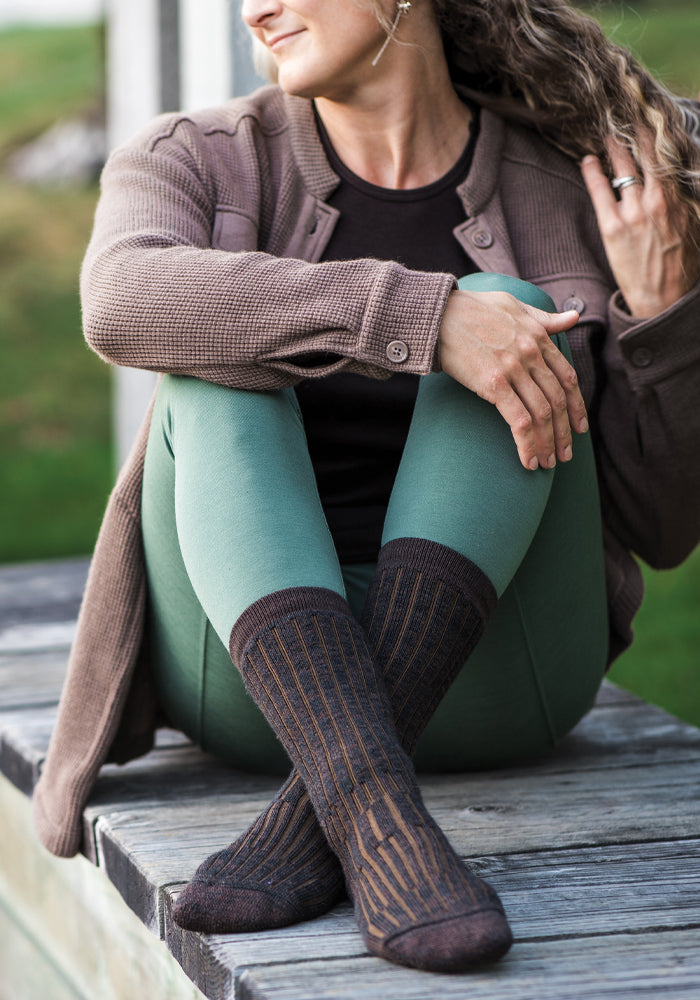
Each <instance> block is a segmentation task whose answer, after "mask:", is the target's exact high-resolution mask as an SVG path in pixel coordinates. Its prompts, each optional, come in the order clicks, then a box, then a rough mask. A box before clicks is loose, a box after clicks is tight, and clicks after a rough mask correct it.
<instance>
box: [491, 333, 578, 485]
mask: <svg viewBox="0 0 700 1000" xmlns="http://www.w3.org/2000/svg"><path fill="white" fill-rule="evenodd" d="M546 315H548V316H549V317H550V319H552V320H553V322H556V320H554V317H553V316H550V314H546ZM482 395H484V396H485V398H487V399H489V401H490V402H492V403H494V405H495V406H496V407H497V409H498V410H499V412H500V413H501V415H502V416H503V417H504V419H505V420H507V422H508V424H509V425H510V428H511V432H512V434H513V439H514V441H515V444H516V447H517V449H518V455H519V457H520V461H521V462H522V464H523V465H524V466H525V468H527V469H536V468H537V467H538V466H540V467H542V468H544V469H551V468H553V467H554V466H555V465H556V462H557V461H560V462H568V461H569V460H570V458H571V456H572V429H573V430H574V431H576V432H577V433H584V432H585V431H587V430H588V420H587V417H586V406H585V403H584V401H583V397H582V396H581V391H580V389H579V386H578V379H577V376H576V372H575V371H574V369H573V367H572V366H571V365H570V364H569V362H568V361H567V359H566V358H565V357H564V355H563V354H562V353H561V352H560V351H559V350H558V349H557V347H556V345H555V344H553V343H552V341H551V340H550V339H549V336H548V335H547V334H546V333H544V332H542V333H540V334H538V335H537V336H536V337H533V336H532V335H531V334H526V333H524V334H522V335H521V336H520V338H519V339H518V342H517V343H516V344H515V345H514V349H513V350H510V351H508V352H503V353H502V354H501V356H500V357H499V358H498V370H497V374H496V375H495V376H494V378H493V379H492V380H491V383H490V385H489V387H488V391H487V392H486V393H482Z"/></svg>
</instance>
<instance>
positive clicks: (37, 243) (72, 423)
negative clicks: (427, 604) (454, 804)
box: [0, 0, 700, 725]
mask: <svg viewBox="0 0 700 1000" xmlns="http://www.w3.org/2000/svg"><path fill="white" fill-rule="evenodd" d="M638 9H639V10H641V11H642V12H643V17H641V18H640V16H639V15H637V14H635V13H634V11H632V10H630V8H628V7H623V6H622V5H619V4H616V3H615V4H605V5H603V6H601V7H599V8H598V16H600V18H601V20H602V21H603V23H604V24H605V26H606V29H607V30H609V31H610V32H611V33H612V34H613V35H614V37H615V38H616V40H618V41H619V42H620V43H621V44H625V45H629V46H630V47H632V48H633V49H634V50H635V52H636V53H637V54H638V55H640V57H641V58H643V59H644V60H645V61H646V62H647V64H648V65H649V66H650V67H652V68H653V69H654V71H655V72H657V73H658V74H660V75H661V76H662V77H663V78H664V79H665V80H666V82H667V83H669V85H671V86H673V87H674V88H675V89H677V90H678V91H679V92H682V93H685V94H688V95H695V94H697V92H698V91H699V90H700V58H699V57H698V51H699V48H698V40H699V39H700V8H699V7H698V4H697V0H675V2H671V0H669V2H664V3H661V2H659V3H658V4H657V5H653V4H651V3H644V4H639V6H638ZM100 54H101V40H100V35H99V32H98V31H96V30H95V29H74V28H72V29H51V30H17V31H11V32H9V31H8V32H0V168H1V167H2V163H3V160H4V159H5V158H6V157H7V155H8V153H9V152H10V151H11V150H13V149H14V148H16V147H17V146H18V145H20V144H21V143H22V142H23V141H25V140H27V139H29V138H31V137H32V136H34V135H37V134H39V133H40V132H41V131H42V130H43V129H44V128H46V127H48V126H49V125H50V124H51V123H52V122H54V121H55V120H56V119H58V118H60V117H63V116H67V115H71V114H74V113H76V112H78V111H82V110H85V109H89V108H92V107H94V106H95V104H96V103H98V102H99V95H100V91H101V78H100V69H99V66H100ZM95 200H96V190H94V189H93V190H88V191H43V192H39V191H35V190H30V189H25V188H22V187H20V186H19V185H17V184H13V183H11V182H10V181H8V180H7V179H6V178H5V179H3V178H2V175H1V174H0V352H1V356H2V359H3V379H2V391H1V392H0V452H1V454H2V480H1V482H2V489H1V490H0V563H5V562H11V561H20V560H29V559H44V558H51V557H58V556H64V555H74V554H82V553H87V552H89V551H90V549H91V547H92V545H93V542H94V538H95V534H96V532H97V528H98V526H99V521H100V516H101V512H102V510H103V508H104V503H105V499H106V495H107V492H108V490H109V488H110V485H111V481H112V476H113V460H112V450H111V444H110V380H109V370H108V368H107V367H106V366H105V365H103V364H102V363H101V362H100V361H99V360H98V359H97V358H95V357H94V356H93V355H92V354H91V353H90V351H88V349H87V348H86V347H85V346H84V344H83V340H82V337H81V334H80V310H79V305H78V296H77V276H78V270H79V266H80V259H81V257H82V254H83V251H84V247H85V244H86V242H87V239H88V236H89V231H90V224H91V218H92V212H93V209H94V203H95ZM690 499H691V501H695V502H696V498H690ZM646 577H647V586H648V597H647V600H646V602H645V605H644V608H643V609H642V612H641V613H640V615H639V618H638V620H637V635H638V640H637V642H636V643H635V646H634V648H633V649H632V650H631V651H630V652H629V653H627V654H625V656H624V657H623V658H622V659H621V660H620V661H619V663H618V664H617V665H616V666H615V669H614V671H613V677H614V679H615V680H617V681H618V682H619V683H621V684H623V685H624V686H628V687H630V688H632V689H633V690H636V691H638V692H639V693H640V694H642V695H643V696H644V697H645V698H648V699H649V700H651V701H655V702H657V703H659V704H662V705H665V706H666V707H668V708H670V709H671V710H672V711H674V712H676V713H677V714H679V715H681V716H683V717H684V718H687V719H689V720H691V721H694V722H695V723H696V724H699V725H700V683H699V682H698V663H697V661H698V659H700V653H699V651H700V614H698V611H699V605H700V552H696V554H695V555H694V556H693V557H692V558H691V559H690V560H688V562H686V563H685V564H684V566H682V567H681V568H680V569H678V570H675V571H673V572H670V573H651V572H647V573H646Z"/></svg>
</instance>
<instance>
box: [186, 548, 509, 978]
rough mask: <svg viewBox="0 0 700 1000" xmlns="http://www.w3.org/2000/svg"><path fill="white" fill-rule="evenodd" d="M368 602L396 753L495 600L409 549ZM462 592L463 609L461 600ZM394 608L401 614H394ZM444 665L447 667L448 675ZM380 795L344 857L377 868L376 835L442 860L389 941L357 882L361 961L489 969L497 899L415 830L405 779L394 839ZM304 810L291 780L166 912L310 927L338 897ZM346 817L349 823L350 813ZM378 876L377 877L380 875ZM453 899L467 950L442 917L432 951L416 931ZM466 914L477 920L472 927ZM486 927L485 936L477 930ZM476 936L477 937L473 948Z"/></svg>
mask: <svg viewBox="0 0 700 1000" xmlns="http://www.w3.org/2000/svg"><path fill="white" fill-rule="evenodd" d="M373 591H374V593H373V594H370V597H369V599H368V608H371V609H374V611H373V614H371V615H370V616H369V618H368V627H369V628H370V630H372V629H373V628H378V629H379V631H378V632H377V635H376V638H377V643H378V645H379V646H380V647H382V648H383V650H384V652H383V654H382V655H383V657H384V660H385V669H386V670H387V674H388V676H389V677H390V678H391V683H392V684H393V685H394V694H395V695H396V696H397V697H395V698H394V699H392V700H393V701H394V706H395V708H396V709H397V711H398V713H399V720H400V722H401V724H402V725H403V726H404V728H405V736H406V739H407V742H408V743H409V745H413V744H414V743H415V740H416V739H417V738H418V736H419V735H420V732H421V731H422V729H423V727H424V725H425V722H427V719H428V718H429V716H430V714H432V712H433V711H434V708H435V706H436V705H437V703H438V702H439V700H440V698H441V697H442V695H443V694H444V691H445V690H446V689H447V687H448V686H449V684H450V683H451V680H452V679H453V677H454V675H455V674H456V672H457V671H458V670H459V668H460V667H461V665H462V663H463V662H464V659H465V658H466V656H467V655H468V652H469V651H470V649H471V648H472V647H473V645H474V644H475V642H476V641H477V639H478V636H479V635H480V634H481V631H482V628H483V624H482V623H483V619H484V618H485V617H486V616H487V615H488V614H489V613H490V610H491V607H492V605H493V603H495V595H494V594H493V590H492V588H491V587H490V584H489V583H488V581H487V580H486V579H485V578H484V577H483V574H481V573H480V571H478V570H477V569H476V568H475V567H473V566H472V564H471V563H469V562H468V560H464V559H463V558H462V557H461V556H459V555H458V554H457V553H454V552H452V551H451V550H449V549H444V548H443V547H442V546H437V545H434V544H433V543H420V542H416V541H415V540H408V541H406V540H401V541H398V542H394V543H391V544H390V545H389V546H387V547H386V548H385V550H383V553H382V556H381V558H380V566H379V569H378V573H377V576H376V578H375V582H374V585H373ZM470 592H471V597H467V596H466V594H467V593H470ZM475 604H476V605H477V610H476V611H475V610H474V605H475ZM397 608H400V609H401V610H400V613H399V612H398V611H397V610H396V609H397ZM350 621H351V620H350ZM387 623H388V624H387ZM353 626H354V623H353ZM354 627H355V628H356V626H354ZM451 660H453V661H454V666H450V665H449V664H450V661H451ZM372 670H374V667H372ZM436 678H438V679H439V681H438V685H437V686H435V684H434V682H435V680H436ZM416 701H417V702H418V704H419V705H420V704H423V706H424V707H423V710H422V712H421V710H420V707H418V708H416ZM381 784H382V783H381V782H380V785H381ZM384 791H386V789H384ZM382 794H383V793H382ZM382 794H379V793H378V792H377V789H376V788H375V790H374V792H373V793H372V795H373V798H372V801H371V804H368V808H367V810H366V812H365V813H364V815H360V817H359V819H358V829H362V828H363V825H364V833H363V834H362V835H360V837H359V844H358V843H356V844H355V848H354V849H353V851H351V854H352V853H354V850H356V849H358V848H359V846H361V847H362V848H363V849H365V848H367V847H368V846H370V845H373V847H374V848H375V849H376V850H377V851H378V854H377V857H383V856H384V854H385V852H386V845H383V846H382V845H381V844H380V843H379V841H377V839H376V838H377V836H378V835H379V836H380V841H381V840H382V837H381V832H382V831H383V832H384V834H386V836H387V839H388V842H393V841H394V840H395V839H396V837H399V840H398V841H397V842H396V843H394V846H393V850H397V851H398V854H399V856H400V857H402V858H405V856H406V852H408V854H409V855H410V854H411V853H414V854H415V855H416V858H422V859H423V860H425V857H433V856H436V855H435V852H439V853H440V854H442V856H443V860H442V862H441V864H440V865H439V866H438V868H439V873H438V875H437V876H436V877H437V879H438V881H437V882H436V883H435V884H434V885H433V888H432V890H431V891H432V895H433V899H432V903H430V904H428V903H426V902H425V900H424V904H425V905H423V906H422V908H421V907H419V908H418V911H420V912H418V911H416V910H415V907H413V906H412V904H410V905H409V910H410V911H411V916H410V917H409V916H408V913H407V912H403V911H401V907H402V906H404V905H405V899H403V900H401V901H399V902H397V904H396V905H398V906H399V910H400V911H401V912H403V917H405V918H406V919H408V923H409V924H411V923H412V922H413V924H415V925H416V927H418V926H419V927H420V930H419V931H418V930H416V929H415V928H414V930H412V931H408V930H405V929H404V931H403V932H397V931H395V928H394V929H393V930H392V928H393V927H394V921H395V920H396V919H399V923H401V920H402V919H403V918H401V914H400V913H399V915H398V917H397V914H396V913H392V912H388V913H384V914H383V917H382V919H385V920H388V924H385V925H384V926H383V927H379V928H378V929H377V928H376V927H375V924H376V923H377V913H376V912H375V910H376V900H375V902H374V903H368V902H367V900H366V898H365V897H364V895H363V894H364V893H366V891H368V887H370V888H371V886H372V878H370V879H369V880H368V879H367V878H366V876H364V875H363V876H362V877H361V878H360V879H359V883H358V885H356V886H355V891H354V896H355V901H356V907H357V908H358V914H359V913H360V912H361V913H362V914H363V916H362V917H361V922H363V923H364V925H365V931H366V936H367V939H368V944H369V945H370V947H371V948H372V950H373V951H375V952H376V953H377V954H384V955H385V957H388V958H392V959H393V960H394V961H399V962H404V963H407V964H412V965H419V966H420V967H424V966H425V965H426V963H428V967H430V968H436V969H437V968H455V967H457V965H459V964H460V963H466V964H471V963H472V962H474V961H477V960H479V959H480V958H481V959H483V958H487V957H497V954H500V953H502V951H503V950H505V948H506V947H507V943H506V939H508V940H509V932H508V931H507V925H506V924H505V919H504V918H503V916H502V911H501V910H500V904H499V903H498V901H497V897H496V896H495V894H493V893H492V891H491V890H490V889H489V888H488V887H487V886H486V885H485V884H484V883H483V882H481V880H479V879H477V878H476V877H474V876H472V875H467V873H466V870H465V869H464V867H463V866H462V865H461V864H460V863H459V861H458V859H456V857H455V856H454V855H453V853H452V851H451V849H450V848H449V846H448V845H447V842H446V841H445V840H444V838H443V837H442V834H441V833H440V831H439V830H437V828H436V827H435V826H434V824H433V823H432V820H430V819H429V818H428V826H427V827H426V825H425V823H426V817H427V813H425V811H424V809H423V807H422V804H420V798H419V797H418V799H417V800H415V796H416V795H417V790H416V788H415V781H414V779H413V777H411V790H410V793H409V794H408V798H407V799H406V792H405V790H404V793H402V795H400V796H399V798H400V799H402V801H403V800H404V799H405V801H404V807H403V808H404V809H406V808H407V809H408V813H407V816H404V817H403V822H402V824H400V825H401V827H402V829H401V833H400V835H399V833H398V832H397V830H396V829H395V826H396V816H394V818H393V819H390V818H389V817H390V816H393V815H394V812H393V808H394V807H393V806H391V805H390V804H391V802H392V800H391V797H389V799H388V800H386V801H385V799H384V798H382ZM377 795H379V797H378V798H376V796H377ZM402 797H403V798H402ZM375 798H376V801H375ZM304 799H305V796H304V794H303V792H302V791H301V788H300V785H299V781H298V778H296V777H295V776H292V778H291V779H290V781H289V782H288V783H287V785H286V786H285V788H284V789H283V790H282V792H281V793H280V795H278V797H277V798H276V799H275V801H274V802H273V803H272V805H271V806H270V807H269V809H268V810H267V811H266V812H265V813H264V814H263V816H261V817H260V819H259V820H258V821H257V823H256V824H255V826H254V827H253V828H252V829H251V830H250V831H249V832H248V833H247V834H246V835H245V836H244V837H243V838H241V840H239V841H238V842H237V843H236V844H234V845H231V847H230V848H227V849H226V850H225V851H221V852H218V853H217V854H216V855H213V856H212V858H210V859H208V860H207V862H205V863H204V864H203V865H202V866H200V869H199V870H198V872H197V874H196V876H195V879H194V880H193V882H192V883H191V884H190V886H188V888H187V889H186V890H185V892H184V893H183V896H181V901H182V903H184V904H186V905H184V906H182V905H181V904H178V911H179V912H178V913H177V914H176V916H177V917H178V920H179V922H181V923H183V924H185V925H186V926H191V927H193V929H202V930H204V929H206V930H220V931H224V930H244V929H248V928H250V927H255V928H258V927H270V926H280V925H282V924H283V923H290V922H293V921H294V920H298V919H305V918H309V917H311V916H315V915H316V914H318V913H319V912H323V911H324V910H325V909H327V908H329V907H330V906H332V905H333V903H334V902H335V901H336V899H337V898H338V895H339V891H340V879H339V873H338V872H337V869H336V871H335V872H334V870H333V862H332V861H331V863H330V864H329V857H330V852H329V851H328V847H327V846H326V843H325V839H322V837H321V831H320V830H319V829H318V827H316V828H315V829H314V825H313V817H312V816H311V814H310V809H309V805H308V801H306V802H305V801H304ZM387 803H389V804H387ZM407 803H409V805H407ZM394 806H395V803H394ZM387 809H388V810H389V812H387ZM351 812H352V813H353V814H354V810H351ZM362 812H363V810H362V809H360V813H362ZM287 818H288V821H287V822H286V820H287ZM392 823H393V824H394V826H392ZM324 825H325V826H327V823H324ZM392 831H393V832H392ZM378 832H379V833H378ZM426 838H427V840H426ZM416 852H417V854H416ZM426 852H427V853H426ZM341 853H342V852H341ZM390 853H391V852H390ZM395 861H396V859H395V858H394V859H393V862H392V860H391V859H389V860H388V861H387V864H388V865H389V867H390V868H391V867H392V865H393V863H394V862H395ZM377 863H378V862H377ZM346 867H347V860H346ZM392 870H393V869H392ZM384 874H385V876H386V872H385V873H384ZM394 874H395V871H394ZM407 877H408V876H407ZM413 877H414V886H413V891H414V892H415V891H418V890H417V886H416V884H415V875H414V876H413ZM465 879H466V884H467V888H465ZM408 881H409V882H410V878H409V879H408ZM421 882H422V877H421ZM392 884H394V883H392ZM406 884H408V883H406ZM379 891H380V892H381V891H383V890H382V889H380V890H379ZM421 891H422V890H421ZM465 892H466V896H465ZM455 893H456V895H457V897H459V899H460V901H461V907H462V911H463V910H464V903H465V899H467V898H468V899H469V900H470V902H469V907H471V909H472V915H471V918H470V919H469V921H468V923H469V927H470V931H469V933H470V935H471V941H470V943H469V944H468V945H466V944H465V940H464V937H463V932H464V929H465V928H464V913H463V912H462V911H460V914H459V915H458V916H454V915H453V916H451V917H450V918H445V917H444V914H442V915H441V916H440V917H439V918H438V925H439V930H438V931H435V934H436V935H437V937H439V938H440V942H438V941H437V940H433V939H432V938H431V934H433V932H428V930H427V929H426V921H427V922H428V923H430V922H431V921H432V919H433V917H434V916H435V912H437V911H441V907H442V908H443V909H444V904H445V900H446V899H447V898H448V897H450V898H451V903H450V906H453V905H454V903H455ZM409 895H410V893H409ZM436 907H437V911H436ZM474 907H476V909H477V910H482V911H483V912H481V913H480V914H479V915H478V918H477V915H476V914H475V912H473V911H474ZM380 909H381V908H380ZM448 909H449V907H448ZM389 911H391V907H390V908H389ZM434 911H435V912H434ZM445 919H447V924H449V925H450V927H451V929H452V930H454V931H455V934H456V936H457V938H459V942H458V943H457V944H455V943H454V942H452V943H451V944H449V945H445V947H447V953H444V954H442V957H439V956H440V954H441V952H440V949H441V948H442V949H443V952H444V948H443V945H444V944H445V942H444V933H445V931H446V929H447V924H446V923H445ZM455 921H456V923H455ZM405 922H406V921H405V920H404V924H405ZM380 923H381V921H380ZM490 923H493V927H491V929H490V930H489V924H490ZM453 925H454V926H453ZM477 928H479V929H478V930H477ZM494 928H495V929H494ZM479 934H483V935H485V937H484V938H483V940H481V941H480V942H479V943H477V938H478V937H479ZM416 935H418V937H416ZM460 935H462V936H461V937H460ZM389 938H391V939H392V940H393V943H392V944H390V945H389V944H387V941H388V939H389ZM448 938H450V934H448ZM450 940H451V938H450ZM387 949H388V950H387ZM402 949H404V952H405V953H404V952H402ZM406 949H407V950H406ZM426 949H427V950H426ZM423 951H424V952H425V954H423ZM421 955H422V957H421ZM455 963H457V965H456V964H455Z"/></svg>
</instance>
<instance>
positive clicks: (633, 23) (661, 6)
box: [580, 0, 700, 97]
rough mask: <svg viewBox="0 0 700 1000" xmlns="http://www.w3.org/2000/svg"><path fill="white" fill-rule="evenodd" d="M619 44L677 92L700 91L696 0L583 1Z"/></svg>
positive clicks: (699, 21)
mask: <svg viewBox="0 0 700 1000" xmlns="http://www.w3.org/2000/svg"><path fill="white" fill-rule="evenodd" d="M580 6H581V7H582V8H583V9H585V10H587V11H589V12H591V13H593V14H594V15H595V17H596V18H597V19H598V20H599V21H600V23H601V24H602V25H603V27H604V28H605V30H606V33H607V34H608V37H610V38H612V39H613V40H614V41H616V42H617V43H618V44H619V45H622V46H624V47H625V48H627V49H630V50H631V51H632V52H633V53H634V54H635V55H636V56H637V57H638V58H639V59H641V61H642V62H643V63H644V64H645V66H648V67H649V69H650V70H651V71H652V72H653V73H654V75H655V76H656V77H657V78H658V79H660V80H662V81H663V82H664V83H665V84H666V85H667V86H668V87H669V88H670V89H671V90H673V91H674V92H675V93H678V94H683V95H684V96H686V97H696V96H697V94H698V91H700V59H699V58H698V39H700V6H698V3H697V0H657V2H656V3H654V2H650V0H647V2H645V3H639V2H637V3H634V2H633V3H617V2H613V3H604V4H598V5H595V6H590V5H584V4H581V5H580Z"/></svg>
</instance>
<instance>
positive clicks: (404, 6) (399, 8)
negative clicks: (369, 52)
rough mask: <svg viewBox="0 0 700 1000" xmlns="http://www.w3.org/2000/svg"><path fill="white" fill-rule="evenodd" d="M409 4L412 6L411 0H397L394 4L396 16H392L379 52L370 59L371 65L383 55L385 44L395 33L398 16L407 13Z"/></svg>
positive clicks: (375, 63) (409, 7) (374, 64)
mask: <svg viewBox="0 0 700 1000" xmlns="http://www.w3.org/2000/svg"><path fill="white" fill-rule="evenodd" d="M411 6H412V4H411V0H399V2H398V3H397V5H396V17H395V18H394V22H393V24H392V25H391V28H390V29H389V31H388V33H387V36H386V38H385V39H384V44H383V45H382V47H381V49H380V50H379V52H377V54H376V56H375V57H374V59H373V60H372V65H373V66H376V65H377V63H378V62H379V60H380V59H381V57H382V56H383V55H384V52H385V50H386V47H387V45H388V44H389V42H390V41H391V39H392V38H393V37H394V34H395V33H396V29H397V27H398V25H399V18H400V17H401V16H402V15H403V14H408V12H409V10H410V9H411Z"/></svg>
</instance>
